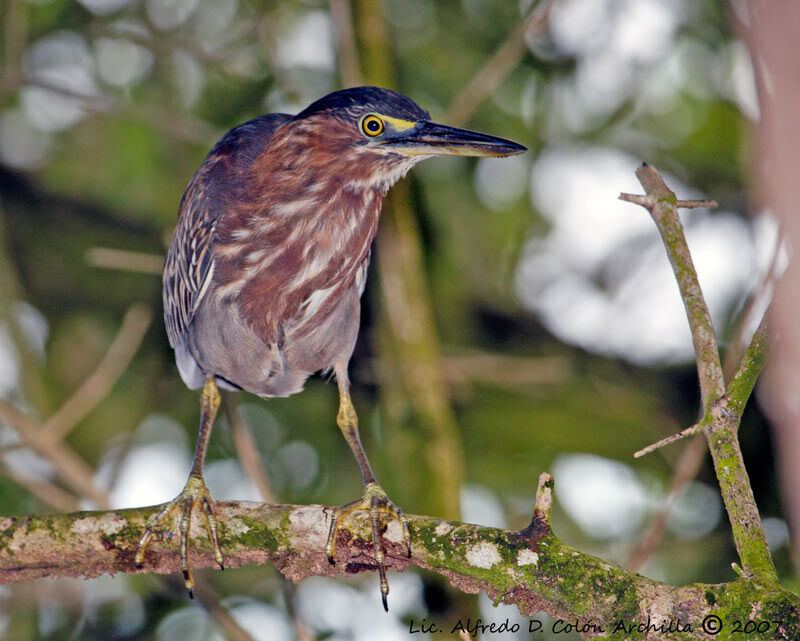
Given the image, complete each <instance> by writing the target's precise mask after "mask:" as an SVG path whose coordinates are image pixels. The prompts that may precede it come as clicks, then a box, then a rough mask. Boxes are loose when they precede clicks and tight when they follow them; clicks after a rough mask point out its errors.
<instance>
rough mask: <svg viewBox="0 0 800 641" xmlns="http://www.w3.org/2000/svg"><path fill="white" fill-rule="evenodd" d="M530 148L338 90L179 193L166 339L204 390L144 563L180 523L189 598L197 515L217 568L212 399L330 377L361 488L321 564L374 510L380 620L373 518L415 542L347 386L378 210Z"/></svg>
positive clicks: (214, 159)
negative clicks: (449, 159)
mask: <svg viewBox="0 0 800 641" xmlns="http://www.w3.org/2000/svg"><path fill="white" fill-rule="evenodd" d="M524 151H525V147H523V146H522V145H518V144H516V143H514V142H511V141H509V140H504V139H502V138H496V137H494V136H488V135H485V134H481V133H476V132H473V131H467V130H464V129H456V128H454V127H447V126H444V125H439V124H435V123H433V122H431V120H430V114H429V113H428V112H427V111H425V110H423V109H422V108H420V107H419V106H417V105H416V104H415V103H414V102H413V101H412V100H411V99H409V98H407V97H406V96H404V95H402V94H399V93H397V92H394V91H390V90H387V89H380V88H377V87H358V88H353V89H344V90H342V91H336V92H334V93H331V94H328V95H327V96H325V97H323V98H321V99H319V100H317V101H316V102H314V103H313V104H311V105H310V106H309V107H307V108H306V109H305V110H303V111H301V112H300V113H299V114H297V115H296V116H290V115H288V114H280V113H279V114H270V115H266V116H261V117H259V118H255V119H254V120H251V121H249V122H246V123H244V124H242V125H239V126H238V127H235V128H234V129H232V130H231V131H229V132H228V133H227V134H226V135H225V136H223V137H222V139H220V141H219V142H217V144H216V145H215V146H214V148H213V149H212V150H211V152H210V153H209V154H208V156H207V157H206V159H205V160H204V162H203V164H202V165H201V166H200V168H199V169H198V171H197V173H196V174H195V175H194V177H193V178H192V180H191V182H190V183H189V186H188V187H187V188H186V191H185V192H184V194H183V198H182V199H181V204H180V213H179V216H178V224H177V227H176V229H175V234H174V236H173V238H172V242H171V244H170V247H169V251H168V253H167V259H166V264H165V266H164V319H165V321H166V326H167V334H168V336H169V342H170V345H172V347H173V349H174V350H175V358H176V361H177V364H178V369H179V370H180V374H181V377H182V378H183V380H184V382H185V383H186V385H187V386H188V387H189V388H191V389H199V388H202V394H201V397H200V406H201V417H200V430H199V435H198V439H197V447H196V450H195V454H194V460H193V464H192V469H191V472H190V474H189V479H188V481H187V482H186V486H185V487H184V489H183V491H182V492H181V493H180V494H179V495H178V496H177V497H176V498H175V499H174V500H172V501H170V502H169V503H167V504H165V505H164V507H163V508H162V509H161V510H160V511H159V512H158V513H157V514H155V515H153V517H152V518H151V519H150V520H149V521H148V523H147V526H146V529H145V531H144V534H143V535H142V537H141V539H140V541H139V548H138V550H137V553H136V562H137V564H138V565H142V563H143V561H144V553H145V549H146V548H147V544H148V542H149V541H150V539H151V538H152V536H153V534H154V531H155V530H157V529H159V527H161V526H162V525H163V524H164V523H165V522H166V521H168V519H169V518H170V517H171V516H172V515H173V514H177V515H179V517H180V520H179V533H180V549H181V567H182V570H183V576H184V581H185V584H186V587H187V589H188V590H189V594H190V596H191V595H192V590H193V587H194V581H193V579H192V574H191V570H190V567H189V559H188V543H189V526H190V521H191V516H192V511H193V510H194V509H195V508H197V509H202V511H203V512H204V514H205V518H206V525H207V530H208V536H209V538H210V539H211V542H212V545H213V548H214V558H215V560H216V562H217V563H218V564H219V566H220V567H221V568H224V565H223V557H222V550H221V549H220V544H219V536H218V528H217V520H216V518H215V516H214V501H213V499H212V498H211V495H210V493H209V491H208V488H207V487H206V484H205V481H204V479H203V464H204V461H205V454H206V447H207V444H208V438H209V435H210V433H211V427H212V424H213V422H214V418H215V416H216V414H217V410H218V408H219V404H220V396H219V392H218V387H223V388H227V389H236V390H247V391H248V392H252V393H253V394H258V395H259V396H264V397H271V396H289V395H290V394H294V393H296V392H299V391H300V390H301V389H302V388H303V384H304V382H305V380H306V379H307V378H308V377H309V376H310V375H311V374H313V373H315V372H317V371H320V370H325V371H330V370H333V372H334V374H335V375H336V381H337V383H338V388H339V413H338V415H337V419H336V420H337V423H338V425H339V429H340V430H341V431H342V434H343V435H344V438H345V439H346V440H347V443H348V445H349V446H350V449H351V450H352V451H353V454H354V455H355V458H356V461H357V462H358V466H359V469H360V470H361V476H362V479H363V482H364V491H363V494H362V496H361V498H360V499H359V500H357V501H354V502H353V503H350V504H348V505H345V506H343V507H341V508H337V510H336V511H335V513H334V515H333V518H332V519H331V526H330V532H329V535H328V542H327V546H326V552H327V554H328V558H329V560H330V561H331V563H333V562H334V559H335V554H336V535H337V532H338V528H339V525H340V523H341V520H342V519H343V518H345V517H347V516H348V515H349V514H351V513H353V512H355V511H360V510H363V511H368V512H369V515H370V520H371V524H372V538H373V546H374V554H375V560H376V564H377V566H378V571H379V574H380V586H381V595H382V599H383V605H384V608H385V607H386V596H387V594H388V592H389V586H388V583H387V580H386V569H385V566H384V558H383V552H382V549H381V544H380V531H379V526H380V516H381V514H384V515H386V514H388V515H389V516H390V517H392V518H395V519H398V520H399V521H400V522H401V524H402V529H403V533H404V541H405V545H406V548H407V551H408V554H409V556H410V554H411V537H410V535H409V531H408V523H407V521H406V518H405V516H404V515H403V512H402V510H401V509H400V508H398V507H397V506H396V505H394V503H392V502H391V501H390V500H389V498H388V496H387V495H386V493H385V492H384V491H383V489H382V488H381V486H380V484H379V483H378V481H377V479H376V478H375V474H374V473H373V472H372V468H371V467H370V464H369V461H368V460H367V456H366V454H365V453H364V450H363V448H362V447H361V442H360V439H359V435H358V420H357V416H356V412H355V409H354V407H353V403H352V401H351V399H350V391H349V389H350V382H349V379H348V374H347V366H348V362H349V360H350V356H351V354H352V353H353V347H354V345H355V342H356V336H357V334H358V327H359V316H360V297H361V294H362V293H363V291H364V285H365V280H366V276H367V265H368V263H369V258H370V246H371V244H372V239H373V238H374V237H375V232H376V230H377V227H378V218H379V214H380V210H381V202H382V200H383V198H384V196H385V195H386V193H387V192H388V190H389V188H390V187H391V186H392V185H393V184H394V183H395V182H397V181H398V180H399V179H400V178H402V177H403V176H404V175H405V174H406V173H407V172H408V170H409V169H411V167H413V166H414V165H415V164H416V163H418V162H419V161H420V160H423V159H425V158H429V157H430V156H508V155H511V154H519V153H522V152H524Z"/></svg>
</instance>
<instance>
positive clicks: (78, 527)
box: [70, 514, 128, 535]
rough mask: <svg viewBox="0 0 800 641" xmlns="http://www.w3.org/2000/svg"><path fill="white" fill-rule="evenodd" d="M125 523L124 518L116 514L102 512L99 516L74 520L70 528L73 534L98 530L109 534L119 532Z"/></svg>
mask: <svg viewBox="0 0 800 641" xmlns="http://www.w3.org/2000/svg"><path fill="white" fill-rule="evenodd" d="M127 523H128V522H127V520H126V519H123V518H122V517H119V516H117V515H116V514H104V515H103V516H101V517H99V518H97V517H94V516H87V517H85V518H82V519H78V520H77V521H75V522H74V523H73V524H72V527H71V528H70V530H71V531H72V532H74V533H75V534H92V533H95V532H98V531H99V532H102V533H103V534H105V535H110V534H116V533H117V532H119V531H120V530H121V529H122V528H124V527H125V526H126V525H127Z"/></svg>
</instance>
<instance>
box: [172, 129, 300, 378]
mask: <svg viewBox="0 0 800 641" xmlns="http://www.w3.org/2000/svg"><path fill="white" fill-rule="evenodd" d="M290 119H291V116H289V115H288V114H269V115H267V116H261V117H260V118H255V119H253V120H250V121H248V122H246V123H244V124H242V125H239V126H238V127H235V128H234V129H231V130H230V131H229V132H228V133H227V134H225V136H223V137H222V138H221V139H220V140H219V142H217V144H216V145H214V148H213V149H212V150H211V151H210V152H209V154H208V156H207V157H206V159H205V161H203V164H202V165H201V166H200V169H198V170H197V173H196V174H195V175H194V177H193V178H192V181H191V182H190V183H189V186H188V187H187V188H186V191H185V192H184V194H183V198H182V199H181V206H180V214H179V216H178V224H177V227H176V228H175V233H174V235H173V237H172V242H171V243H170V246H169V251H168V252H167V259H166V263H165V265H164V290H163V298H164V321H165V324H166V326H167V336H168V337H169V343H170V345H172V347H173V348H174V349H175V350H176V354H177V355H178V356H180V354H181V353H183V352H186V354H184V356H190V355H189V354H188V350H186V349H184V347H185V342H186V332H187V331H188V328H189V325H190V324H191V322H192V317H193V315H194V312H195V311H196V310H197V308H198V306H199V305H200V303H201V302H202V300H203V296H204V295H205V293H206V291H207V290H208V287H209V285H210V283H211V280H212V278H213V275H214V262H213V255H212V254H213V245H214V232H215V230H216V226H217V220H218V218H219V217H220V216H221V215H223V214H224V210H225V207H226V204H225V203H224V202H223V201H225V200H226V199H227V194H229V190H228V189H227V187H228V186H229V184H230V183H231V182H233V181H234V180H236V179H237V177H238V175H239V173H240V172H242V171H243V170H246V169H247V168H248V167H249V166H250V164H252V162H253V161H254V160H255V159H256V158H257V157H258V156H259V155H260V154H261V153H263V151H264V150H265V149H266V147H267V143H268V142H269V139H270V138H271V137H272V134H273V133H274V131H275V130H276V129H277V128H278V127H279V126H280V125H282V124H283V123H285V122H287V121H288V120H290ZM227 206H230V205H229V204H227ZM179 360H181V359H180V358H179ZM179 365H180V363H179ZM195 366H196V364H195ZM182 373H183V368H182ZM186 379H187V377H186V376H184V380H186ZM187 382H188V381H187Z"/></svg>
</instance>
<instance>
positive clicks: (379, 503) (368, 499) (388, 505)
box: [325, 482, 411, 612]
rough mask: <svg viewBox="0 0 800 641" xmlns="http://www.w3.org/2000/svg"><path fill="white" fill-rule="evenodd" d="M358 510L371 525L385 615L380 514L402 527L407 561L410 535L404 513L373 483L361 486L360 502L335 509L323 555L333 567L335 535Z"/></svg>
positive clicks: (384, 568) (385, 599) (387, 593)
mask: <svg viewBox="0 0 800 641" xmlns="http://www.w3.org/2000/svg"><path fill="white" fill-rule="evenodd" d="M360 511H364V512H369V518H370V523H371V525H372V545H373V554H374V556H375V563H376V565H377V566H378V576H379V578H380V586H381V601H382V602H383V609H384V610H386V612H388V611H389V603H388V600H387V597H388V596H389V581H388V580H387V579H386V564H385V561H384V556H383V547H381V536H380V515H381V513H384V514H388V515H389V516H391V517H392V518H394V519H397V520H398V521H400V524H401V525H402V527H403V542H404V543H405V544H406V550H407V554H408V556H409V558H410V557H411V533H410V532H409V530H408V519H406V516H405V514H404V513H403V510H401V509H400V508H399V507H397V506H396V505H395V504H394V503H392V502H391V501H390V500H389V497H388V496H387V495H386V492H384V491H383V488H382V487H381V486H380V485H378V484H377V483H374V482H373V483H367V484H366V485H365V486H364V493H363V494H362V495H361V498H360V499H358V500H357V501H353V502H352V503H348V504H347V505H343V506H342V507H339V508H336V510H335V511H334V514H333V518H332V519H331V527H330V530H329V531H328V542H327V543H326V544H325V553H326V554H327V556H328V561H329V562H330V563H331V564H335V562H336V535H337V534H338V531H339V527H340V525H341V522H342V520H343V519H345V518H347V517H348V516H350V515H351V514H352V513H353V512H360Z"/></svg>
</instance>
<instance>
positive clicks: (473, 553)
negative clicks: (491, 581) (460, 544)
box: [466, 541, 503, 570]
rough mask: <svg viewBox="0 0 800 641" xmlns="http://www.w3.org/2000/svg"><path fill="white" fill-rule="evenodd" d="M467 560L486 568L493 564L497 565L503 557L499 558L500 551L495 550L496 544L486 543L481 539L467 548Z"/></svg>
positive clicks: (471, 563)
mask: <svg viewBox="0 0 800 641" xmlns="http://www.w3.org/2000/svg"><path fill="white" fill-rule="evenodd" d="M466 556H467V562H468V563H469V564H470V565H472V566H474V567H476V568H483V569H484V570H488V569H489V568H491V567H492V566H494V565H497V564H498V563H500V561H502V560H503V559H502V558H500V552H498V551H497V546H496V545H495V544H494V543H487V542H486V541H482V542H480V543H478V544H476V545H473V546H472V547H470V548H468V549H467V555H466Z"/></svg>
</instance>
